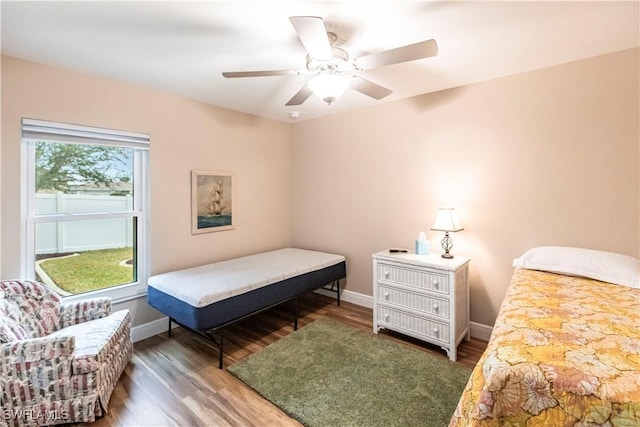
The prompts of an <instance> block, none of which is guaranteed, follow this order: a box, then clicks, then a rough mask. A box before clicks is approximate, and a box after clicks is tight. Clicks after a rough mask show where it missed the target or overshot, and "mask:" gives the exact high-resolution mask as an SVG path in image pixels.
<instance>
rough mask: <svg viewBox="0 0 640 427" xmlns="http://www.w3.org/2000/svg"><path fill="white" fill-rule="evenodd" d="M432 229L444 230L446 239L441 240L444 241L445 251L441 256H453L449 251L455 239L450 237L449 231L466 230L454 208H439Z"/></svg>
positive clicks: (443, 247)
mask: <svg viewBox="0 0 640 427" xmlns="http://www.w3.org/2000/svg"><path fill="white" fill-rule="evenodd" d="M431 229H432V230H434V231H444V239H442V241H441V242H440V243H442V249H444V253H443V254H442V255H441V256H442V258H453V255H451V253H449V251H450V250H451V248H452V247H453V240H451V237H449V232H456V231H460V230H464V228H462V225H460V221H459V220H458V216H457V215H456V212H455V210H454V208H440V209H438V215H437V216H436V221H435V222H434V223H433V227H431Z"/></svg>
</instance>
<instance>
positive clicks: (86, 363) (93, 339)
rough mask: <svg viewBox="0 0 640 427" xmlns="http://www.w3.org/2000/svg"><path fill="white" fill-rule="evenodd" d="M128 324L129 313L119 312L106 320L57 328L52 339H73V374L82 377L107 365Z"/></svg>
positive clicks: (129, 321)
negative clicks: (54, 337) (74, 345)
mask: <svg viewBox="0 0 640 427" xmlns="http://www.w3.org/2000/svg"><path fill="white" fill-rule="evenodd" d="M130 323H131V320H130V315H129V311H128V310H120V311H116V312H115V313H112V314H111V315H110V316H108V317H103V318H101V319H96V320H92V321H91V322H87V323H80V324H77V325H73V326H68V327H66V328H63V329H60V330H58V331H56V332H54V333H53V334H51V336H72V337H74V338H75V344H76V347H75V351H74V353H73V361H72V363H71V369H72V373H73V374H74V375H78V374H85V373H88V372H93V371H96V370H98V369H100V367H102V365H104V364H105V363H107V358H108V356H109V355H110V354H111V353H112V351H113V350H114V349H115V348H116V347H117V346H118V345H119V342H120V341H121V340H122V339H123V335H124V334H125V331H126V330H127V327H129V325H130Z"/></svg>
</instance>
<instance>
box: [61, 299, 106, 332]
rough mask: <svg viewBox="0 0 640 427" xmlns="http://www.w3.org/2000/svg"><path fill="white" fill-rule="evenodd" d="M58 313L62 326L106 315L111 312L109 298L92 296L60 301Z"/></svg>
mask: <svg viewBox="0 0 640 427" xmlns="http://www.w3.org/2000/svg"><path fill="white" fill-rule="evenodd" d="M60 314H61V316H60V317H61V320H62V327H63V328H66V327H67V326H71V325H77V324H78V323H84V322H88V321H89V320H94V319H100V318H102V317H107V316H108V315H109V314H111V298H106V297H105V298H94V299H89V300H82V301H74V302H68V303H62V305H61V306H60Z"/></svg>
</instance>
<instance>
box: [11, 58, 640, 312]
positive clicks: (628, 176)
mask: <svg viewBox="0 0 640 427" xmlns="http://www.w3.org/2000/svg"><path fill="white" fill-rule="evenodd" d="M638 54H639V52H638V49H633V50H629V51H624V52H620V53H615V54H611V55H606V56H602V57H598V58H593V59H589V60H585V61H580V62H576V63H571V64H566V65H561V66H557V67H553V68H547V69H543V70H539V71H534V72H530V73H525V74H521V75H516V76H511V77H505V78H501V79H496V80H493V81H489V82H484V83H478V84H474V85H469V86H465V87H461V88H457V89H451V90H447V91H442V92H439V93H434V94H429V95H423V96H420V97H415V98H411V99H407V100H403V101H398V102H394V103H387V104H381V105H379V106H376V107H373V108H369V109H365V110H360V111H353V112H348V113H342V114H336V115H333V116H329V117H326V118H322V119H317V120H310V121H305V122H300V123H297V124H294V125H292V126H291V127H289V126H287V125H285V124H281V123H275V122H272V121H269V120H264V119H260V118H257V117H254V116H250V115H245V114H241V113H236V112H232V111H229V110H225V109H221V108H216V107H212V106H209V105H206V104H202V103H198V102H195V101H190V100H187V99H184V98H182V97H179V96H173V95H170V94H167V93H163V92H160V91H155V90H151V89H146V88H142V87H139V86H132V85H127V84H123V83H118V82H114V81H109V80H105V79H101V78H96V77H91V76H86V75H82V74H77V73H73V72H70V71H65V70H60V69H56V68H52V67H45V66H42V65H38V64H34V63H30V62H26V61H21V60H17V59H15V58H10V57H2V133H1V136H2V141H1V150H0V153H1V154H0V159H1V162H2V163H1V165H2V171H1V174H0V182H1V184H2V187H1V191H2V192H1V195H2V197H1V200H2V204H1V206H2V211H1V212H0V218H1V220H2V222H1V224H0V230H1V231H2V234H1V235H0V242H1V246H0V250H1V252H0V253H1V254H2V259H1V261H2V262H1V270H0V272H1V273H0V277H2V278H10V277H16V276H17V274H19V268H18V255H19V241H20V235H19V224H20V212H19V196H20V193H19V184H18V176H19V165H20V157H19V150H20V143H19V141H20V118H21V117H31V118H37V119H44V120H54V121H61V122H70V123H76V124H82V125H90V126H102V127H108V128H115V129H123V130H129V131H134V132H146V133H149V134H151V140H152V151H151V208H152V212H151V216H152V220H151V269H152V273H159V272H163V271H169V270H172V269H176V268H181V267H187V266H192V265H197V264H200V263H202V262H206V261H210V260H216V259H225V258H230V257H233V256H238V255H242V254H246V253H254V252H258V251H262V250H267V249H271V248H276V247H281V246H286V245H288V244H290V243H292V242H293V244H294V245H296V246H299V247H308V248H313V249H319V250H327V251H332V252H338V253H343V254H345V255H346V256H347V259H348V276H349V278H348V285H347V289H348V290H351V291H354V292H358V293H362V294H366V295H371V276H372V274H371V254H372V253H373V252H376V251H379V250H382V249H385V248H388V247H391V246H400V247H407V248H411V247H412V246H413V240H414V239H415V237H416V236H417V234H418V232H419V231H427V234H428V237H429V238H430V239H431V240H432V248H433V249H434V250H435V251H439V250H440V248H439V240H440V239H441V234H440V233H435V232H431V231H429V227H430V225H431V223H432V222H433V220H434V217H435V212H436V210H437V208H438V207H439V206H445V205H451V206H454V207H456V209H457V211H458V213H459V216H460V218H461V220H462V221H463V224H464V226H465V230H464V231H462V232H460V233H455V234H453V239H454V243H455V246H454V248H453V253H454V254H459V255H465V256H469V257H471V258H472V264H471V265H472V268H471V273H472V274H471V292H472V295H471V297H472V302H471V309H472V313H471V318H472V320H473V321H475V322H479V323H483V324H492V323H493V321H494V318H495V315H496V312H497V309H498V307H499V305H500V303H501V301H502V297H503V295H504V291H505V289H506V287H507V285H508V281H509V277H510V276H511V271H512V270H511V267H510V265H511V260H512V258H514V257H516V256H518V255H519V254H521V253H522V252H523V251H524V250H526V249H527V248H529V247H532V246H536V245H543V244H545V245H546V244H558V245H575V246H583V247H591V248H597V249H603V250H611V251H616V252H621V253H625V254H629V255H633V256H636V257H637V256H639V255H640V248H639V241H640V225H639V222H640V214H639V212H640V197H639V194H640V167H639V163H640V159H639V157H640V153H639V142H638V141H639V136H638V133H639V130H638V128H639V123H638V116H639V109H638V104H639V101H638V97H639V94H638V92H639V88H638V67H639V64H638ZM192 169H213V170H218V169H223V170H232V171H233V172H234V173H235V179H236V181H235V182H234V185H236V187H235V190H236V193H235V196H236V200H235V203H236V205H235V208H236V215H237V217H236V219H237V229H236V230H233V231H227V232H220V233H210V234H205V235H199V236H192V235H191V234H190V219H189V218H190V193H189V188H190V187H189V185H190V184H189V183H190V171H191V170H192ZM292 225H293V230H292V229H291V226H292ZM122 306H123V307H128V308H132V309H134V310H135V313H136V316H137V318H136V319H134V321H135V324H141V323H144V322H147V321H150V320H153V319H155V318H158V317H159V316H158V313H156V312H155V311H153V310H151V309H149V308H147V306H146V304H145V302H144V300H135V301H131V302H129V303H127V304H122Z"/></svg>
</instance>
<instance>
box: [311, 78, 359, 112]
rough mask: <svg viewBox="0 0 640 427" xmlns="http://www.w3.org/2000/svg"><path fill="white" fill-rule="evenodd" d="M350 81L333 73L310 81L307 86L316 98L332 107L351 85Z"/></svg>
mask: <svg viewBox="0 0 640 427" xmlns="http://www.w3.org/2000/svg"><path fill="white" fill-rule="evenodd" d="M350 80H351V79H350V78H349V77H347V76H340V75H338V74H333V73H327V74H319V75H317V76H315V77H313V78H312V79H311V80H309V81H308V82H307V86H308V87H309V89H311V92H313V94H314V95H315V96H317V97H318V98H320V99H322V100H323V101H324V102H326V103H327V104H329V105H331V103H332V102H334V101H335V100H336V99H338V98H340V97H341V96H342V94H343V93H344V91H345V90H347V88H348V87H349V86H350V85H351V81H350Z"/></svg>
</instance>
